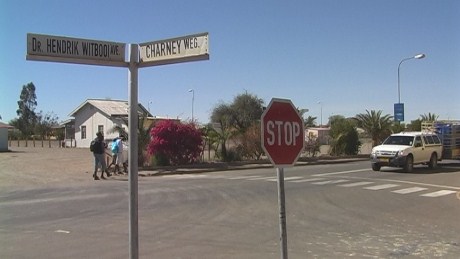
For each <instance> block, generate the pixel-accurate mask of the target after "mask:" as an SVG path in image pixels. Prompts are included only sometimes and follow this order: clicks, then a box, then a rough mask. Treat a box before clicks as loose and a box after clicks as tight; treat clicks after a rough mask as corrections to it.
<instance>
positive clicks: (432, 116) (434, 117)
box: [420, 112, 439, 121]
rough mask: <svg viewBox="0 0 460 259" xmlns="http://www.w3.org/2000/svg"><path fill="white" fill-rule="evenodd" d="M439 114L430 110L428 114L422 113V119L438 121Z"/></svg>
mask: <svg viewBox="0 0 460 259" xmlns="http://www.w3.org/2000/svg"><path fill="white" fill-rule="evenodd" d="M438 118H439V116H438V115H436V114H434V113H431V112H429V113H428V114H423V115H422V114H420V119H421V121H436V120H438Z"/></svg>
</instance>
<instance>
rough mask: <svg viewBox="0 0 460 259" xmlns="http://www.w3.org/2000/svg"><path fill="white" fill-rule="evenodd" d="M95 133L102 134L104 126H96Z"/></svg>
mask: <svg viewBox="0 0 460 259" xmlns="http://www.w3.org/2000/svg"><path fill="white" fill-rule="evenodd" d="M97 131H99V132H101V133H102V134H104V125H99V126H97Z"/></svg>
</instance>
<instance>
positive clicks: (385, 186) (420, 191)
mask: <svg viewBox="0 0 460 259" xmlns="http://www.w3.org/2000/svg"><path fill="white" fill-rule="evenodd" d="M316 176H319V175H316ZM162 177H164V178H173V179H223V180H235V181H261V182H276V181H277V180H278V179H277V177H274V176H266V175H242V176H229V175H206V174H198V175H193V174H191V175H187V174H184V175H165V176H162ZM284 181H285V182H286V183H287V184H291V183H292V184H300V183H305V184H312V185H316V186H326V185H334V186H338V187H342V188H361V189H364V190H369V191H384V190H387V191H390V192H391V193H394V194H401V195H410V194H415V195H419V196H421V197H429V198H436V197H442V196H447V195H451V194H455V193H459V192H460V191H459V190H456V189H458V188H456V187H452V189H444V188H445V187H449V186H433V185H430V186H429V187H426V186H424V187H421V186H407V185H408V184H402V183H401V184H399V182H398V184H396V183H382V181H380V182H372V181H360V180H355V179H331V178H327V177H315V176H312V177H309V176H291V177H285V178H284ZM410 185H415V184H414V183H410ZM422 186H423V184H422ZM443 187H444V188H443Z"/></svg>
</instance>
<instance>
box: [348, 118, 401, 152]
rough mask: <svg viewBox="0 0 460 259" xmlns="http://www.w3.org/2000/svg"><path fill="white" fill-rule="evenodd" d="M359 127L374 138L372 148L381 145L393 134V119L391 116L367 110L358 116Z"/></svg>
mask: <svg viewBox="0 0 460 259" xmlns="http://www.w3.org/2000/svg"><path fill="white" fill-rule="evenodd" d="M355 119H356V120H357V122H358V127H361V128H362V129H363V130H364V131H365V132H366V133H367V134H368V135H369V137H371V138H372V146H376V145H378V144H380V143H381V142H382V141H383V140H384V139H385V138H386V137H388V136H389V135H390V134H391V127H392V124H393V122H392V119H393V117H392V116H391V115H389V114H387V115H383V116H382V111H375V110H371V111H368V110H366V113H360V114H358V115H356V117H355Z"/></svg>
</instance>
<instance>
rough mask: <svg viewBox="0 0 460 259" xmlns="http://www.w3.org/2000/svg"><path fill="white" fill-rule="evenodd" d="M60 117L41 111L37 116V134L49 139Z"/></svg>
mask: <svg viewBox="0 0 460 259" xmlns="http://www.w3.org/2000/svg"><path fill="white" fill-rule="evenodd" d="M58 120H59V117H58V116H57V115H56V114H54V113H52V112H51V113H50V112H48V113H46V114H45V113H43V112H42V111H40V112H39V113H38V114H37V124H36V125H35V134H38V135H40V136H42V138H46V137H49V136H50V135H51V133H52V132H53V127H55V126H57V125H58V124H59V123H58Z"/></svg>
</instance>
